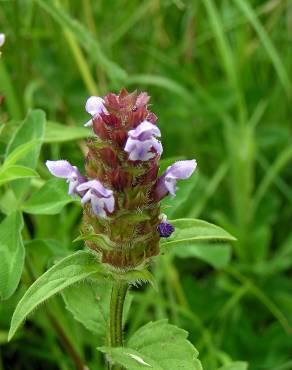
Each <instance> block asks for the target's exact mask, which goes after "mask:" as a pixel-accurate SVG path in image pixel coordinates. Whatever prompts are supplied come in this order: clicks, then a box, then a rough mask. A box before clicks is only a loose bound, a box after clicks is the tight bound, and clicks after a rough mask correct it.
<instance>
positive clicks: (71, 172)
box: [46, 160, 86, 195]
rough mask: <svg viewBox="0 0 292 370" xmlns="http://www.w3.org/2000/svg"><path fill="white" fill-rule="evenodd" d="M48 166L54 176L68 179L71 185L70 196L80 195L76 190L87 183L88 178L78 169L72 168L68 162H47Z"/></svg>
mask: <svg viewBox="0 0 292 370" xmlns="http://www.w3.org/2000/svg"><path fill="white" fill-rule="evenodd" d="M46 166H47V168H48V170H49V171H50V172H51V174H52V175H54V176H56V177H60V178H62V179H67V182H68V183H69V191H68V194H69V195H73V194H78V195H80V194H79V193H78V191H77V190H76V188H77V186H78V185H80V184H82V183H83V182H85V181H86V178H85V177H83V176H82V175H81V174H80V172H79V170H78V168H77V167H75V166H72V165H71V164H70V163H69V162H68V161H65V160H60V161H46Z"/></svg>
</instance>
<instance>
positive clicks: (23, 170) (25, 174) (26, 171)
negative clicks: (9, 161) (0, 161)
mask: <svg viewBox="0 0 292 370" xmlns="http://www.w3.org/2000/svg"><path fill="white" fill-rule="evenodd" d="M30 177H38V173H37V172H36V171H34V170H33V169H31V168H29V167H25V166H19V165H13V166H7V167H6V166H5V167H2V168H0V185H3V184H5V183H6V182H9V181H13V180H16V179H24V178H30Z"/></svg>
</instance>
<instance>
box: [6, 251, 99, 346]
mask: <svg viewBox="0 0 292 370" xmlns="http://www.w3.org/2000/svg"><path fill="white" fill-rule="evenodd" d="M101 271H102V265H100V264H99V263H98V261H97V260H96V258H95V256H94V255H93V254H91V253H89V252H86V251H79V252H76V253H74V254H72V255H70V256H68V257H66V258H64V259H62V260H61V261H59V262H58V263H57V264H56V265H54V266H53V267H51V268H50V269H49V270H48V271H47V272H45V273H44V274H43V275H42V276H40V277H39V278H38V279H37V280H36V281H35V282H34V283H33V284H32V285H31V286H30V287H29V289H28V290H27V291H26V293H25V294H24V296H23V297H22V299H21V300H20V301H19V302H18V305H17V306H16V309H15V311H14V314H13V317H12V320H11V327H10V331H9V336H8V340H10V339H11V338H12V337H13V335H14V334H15V332H16V330H17V329H18V328H19V326H20V325H21V323H22V322H23V321H24V320H25V318H26V317H27V316H28V315H29V314H30V313H31V312H32V311H33V310H34V309H35V308H36V307H37V306H38V305H39V304H40V303H42V302H44V301H46V300H47V299H49V298H50V297H52V296H53V295H55V294H57V293H59V292H61V291H62V290H63V289H65V288H67V287H68V286H70V285H73V284H75V283H77V282H79V281H82V280H85V279H86V278H89V277H90V276H93V275H97V274H98V273H99V272H101Z"/></svg>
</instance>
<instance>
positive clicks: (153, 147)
mask: <svg viewBox="0 0 292 370" xmlns="http://www.w3.org/2000/svg"><path fill="white" fill-rule="evenodd" d="M156 136H157V137H160V136H161V133H160V130H159V128H158V127H157V126H156V125H154V124H153V123H151V122H149V121H146V120H145V121H143V122H142V123H140V125H139V126H137V127H136V128H135V129H134V130H130V131H129V132H128V139H127V142H126V145H125V148H124V149H125V151H126V152H127V153H129V159H130V160H131V161H148V160H149V159H151V158H154V157H155V156H156V154H159V155H160V154H161V153H162V145H161V143H160V141H158V140H157V139H156Z"/></svg>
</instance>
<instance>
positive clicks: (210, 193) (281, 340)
mask: <svg viewBox="0 0 292 370" xmlns="http://www.w3.org/2000/svg"><path fill="white" fill-rule="evenodd" d="M0 32H4V33H5V34H6V43H5V45H4V46H3V47H2V57H1V60H0V95H1V96H2V97H4V98H5V99H4V101H3V102H2V103H1V116H0V119H1V129H2V132H1V142H0V146H1V152H3V151H4V148H5V145H6V144H7V142H8V140H10V138H11V136H12V135H13V132H14V130H15V129H16V128H17V127H18V125H19V122H20V120H22V119H23V118H24V117H25V115H26V113H27V111H28V110H30V109H32V108H41V109H43V110H44V111H45V112H46V115H47V119H48V120H49V122H51V126H50V127H51V136H52V132H53V133H54V134H55V138H54V139H52V138H51V139H47V141H46V142H47V143H46V144H44V145H43V148H42V152H41V156H40V160H39V164H38V167H37V171H38V173H39V174H40V175H41V177H42V178H44V179H48V178H49V177H50V176H49V174H48V173H47V171H46V169H45V167H44V165H43V163H44V160H45V159H48V158H50V159H58V158H66V159H68V160H69V161H70V162H72V163H74V164H76V165H78V166H80V167H81V168H82V166H83V154H82V152H83V151H84V147H85V146H84V142H82V140H81V138H82V137H84V131H78V130H77V131H74V130H75V129H76V127H82V125H83V124H84V123H85V122H86V121H87V120H88V115H87V114H86V113H85V110H84V104H85V101H86V98H87V97H88V96H90V95H101V96H102V95H103V94H105V93H107V92H109V91H114V92H118V91H119V89H120V88H121V87H126V88H127V89H129V90H134V89H138V90H142V91H147V92H148V93H149V94H150V95H151V96H152V99H151V103H152V110H153V111H154V112H155V114H156V115H157V116H158V117H159V120H158V124H159V126H160V128H161V130H162V134H163V145H164V154H163V158H164V159H167V158H196V159H197V161H198V167H199V169H198V171H197V173H196V174H195V175H194V176H193V177H192V178H191V179H190V180H189V181H186V182H185V183H184V184H181V189H180V191H179V192H178V195H177V197H176V199H175V200H174V203H173V204H172V205H173V207H172V208H171V207H170V208H166V213H168V214H169V216H170V217H171V218H178V217H194V218H203V219H206V220H208V221H211V222H214V223H217V224H218V225H220V226H222V227H224V228H225V229H226V230H228V231H229V232H230V233H232V234H233V235H234V236H236V238H237V239H238V241H237V242H236V243H234V244H233V245H232V246H223V247H222V248H220V246H219V245H207V246H203V247H202V246H198V247H197V248H189V249H185V250H179V251H174V252H173V253H172V254H170V255H167V256H164V258H161V259H157V261H156V264H155V265H154V267H153V270H154V273H155V275H156V277H157V279H158V281H159V286H160V290H159V293H157V292H155V291H154V290H153V289H152V288H144V289H142V290H143V292H142V291H141V290H140V291H139V290H137V291H135V293H134V294H133V296H134V298H133V307H132V310H131V311H130V316H129V320H128V324H127V330H128V332H130V333H131V332H133V331H134V330H136V329H137V328H138V327H139V326H141V325H142V324H144V323H146V322H147V321H149V320H154V319H160V318H166V317H168V318H169V320H170V322H172V323H175V324H177V325H179V326H181V327H183V328H185V329H187V330H188V331H189V332H190V340H191V341H192V342H193V343H194V345H195V346H196V347H197V348H198V350H199V352H200V358H201V360H202V363H203V366H204V369H206V370H215V369H216V368H218V367H220V366H222V365H224V364H226V363H228V362H229V361H231V360H234V361H235V360H236V361H237V360H240V361H246V362H248V363H249V369H250V370H256V369H258V370H261V369H266V370H288V369H292V284H291V279H292V231H291V217H292V207H291V203H292V189H291V181H292V171H291V170H292V164H291V158H292V146H291V136H292V135H291V129H292V125H291V113H292V112H291V111H292V109H291V108H292V103H291V93H292V89H291V79H292V77H291V71H292V54H291V41H292V3H291V1H289V0H288V1H285V0H282V1H281V0H268V1H263V0H221V1H215V0H201V1H197V0H193V1H191V0H190V1H186V0H140V1H136V0H131V1H129V0H128V1H127V0H119V1H112V0H100V1H96V0H83V1H81V0H71V1H68V0H67V1H53V0H35V1H33V0H14V1H13V0H11V1H3V0H2V1H0ZM2 100H3V99H1V101H2ZM52 122H53V123H52ZM55 123H58V124H62V125H64V131H62V127H61V130H60V127H59V126H58V125H57V126H56V125H55V126H54V124H55ZM58 128H59V131H58V130H57V129H58ZM65 128H66V130H65ZM54 130H55V131H54ZM70 130H72V131H70ZM70 132H71V133H72V136H73V138H74V137H78V138H79V136H80V140H78V141H71V140H70ZM78 132H79V135H77V133H78ZM75 133H76V135H75ZM46 135H47V136H49V135H50V132H46ZM66 135H67V136H66ZM74 135H75V136H74ZM38 181H39V183H38ZM41 181H42V180H41V179H40V180H36V181H35V183H34V184H33V186H32V188H31V192H33V191H34V186H35V187H38V186H39V184H40V183H41ZM1 191H2V190H0V192H1ZM1 199H3V193H2V195H1ZM5 199H6V203H5V202H4V200H3V203H2V206H3V205H4V203H5V206H6V205H7V197H6V198H5ZM170 203H171V202H169V204H170ZM4 208H5V207H4ZM80 218H81V210H80V207H78V206H76V205H72V204H71V205H69V206H68V207H67V208H64V209H63V210H62V212H61V213H60V214H59V215H56V216H45V215H43V216H33V215H26V216H25V221H26V224H27V227H28V230H29V231H28V232H27V235H25V238H26V239H27V240H31V239H40V238H44V239H54V240H55V245H54V248H51V249H50V250H49V252H48V250H47V249H46V252H44V249H41V248H39V249H38V248H33V247H32V246H31V244H33V242H30V247H29V248H28V256H29V257H28V258H30V261H33V259H36V260H37V261H39V260H42V262H41V263H39V262H38V263H37V265H40V267H38V268H39V271H38V270H37V271H36V275H39V274H40V273H41V272H43V271H44V270H45V269H46V268H47V267H48V265H49V264H50V263H51V261H52V258H54V257H55V256H56V255H62V253H63V250H65V249H74V248H75V249H76V248H78V245H77V246H76V245H75V244H74V245H72V240H73V239H74V238H75V237H76V235H78V225H79V222H80ZM57 242H58V243H59V244H58V247H56V243H57ZM79 247H81V245H80V246H79ZM58 248H59V249H58ZM29 253H30V254H29ZM0 263H1V261H0ZM29 284H30V282H29V279H28V278H27V276H26V273H24V276H23V278H22V283H21V285H20V287H19V289H18V290H17V291H16V293H15V294H14V295H13V296H12V297H11V298H10V299H9V300H7V301H3V302H2V303H0V343H1V349H0V354H1V355H0V369H1V370H2V369H13V370H16V369H64V370H66V369H74V368H75V367H74V365H73V362H71V360H70V357H69V356H68V355H67V354H66V351H64V349H63V348H64V347H63V346H62V344H61V343H60V339H59V337H60V336H59V335H58V330H56V327H55V328H54V325H51V324H52V322H49V320H48V319H47V318H46V317H45V314H44V312H43V311H44V310H38V311H37V312H36V313H35V314H34V316H33V317H32V318H31V319H30V320H28V322H27V324H26V326H25V327H24V328H23V329H22V330H21V333H20V334H19V335H18V336H17V337H15V339H13V341H12V342H10V343H9V344H7V343H6V336H7V330H8V328H9V322H10V318H11V315H12V312H13V309H14V307H15V305H16V303H17V302H18V300H19V298H20V297H21V295H22V294H23V291H24V290H25V289H26V287H27V286H28V285H29ZM51 305H52V308H51V309H52V310H53V311H54V312H57V317H58V318H59V319H60V322H61V323H60V322H59V323H58V324H57V326H58V325H61V326H63V330H64V331H65V332H66V333H67V335H68V337H69V338H70V340H71V342H72V346H73V347H74V348H75V351H76V352H77V353H78V354H79V355H80V356H81V358H83V359H85V361H86V362H87V363H88V365H89V367H90V369H93V368H100V369H102V368H103V367H102V365H100V367H96V366H97V365H96V364H98V363H99V361H102V359H101V358H100V355H99V354H98V353H96V351H95V348H96V346H97V345H96V337H95V336H94V335H92V334H90V333H89V332H88V331H86V329H83V328H82V326H81V324H79V323H77V322H75V321H74V320H73V316H72V315H71V313H69V312H67V311H66V309H65V308H64V304H63V303H62V299H61V297H59V298H57V299H55V300H54V301H52V302H51ZM100 363H102V362H100ZM92 364H95V365H94V366H95V367H94V366H93V365H92ZM91 366H92V367H91Z"/></svg>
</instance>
